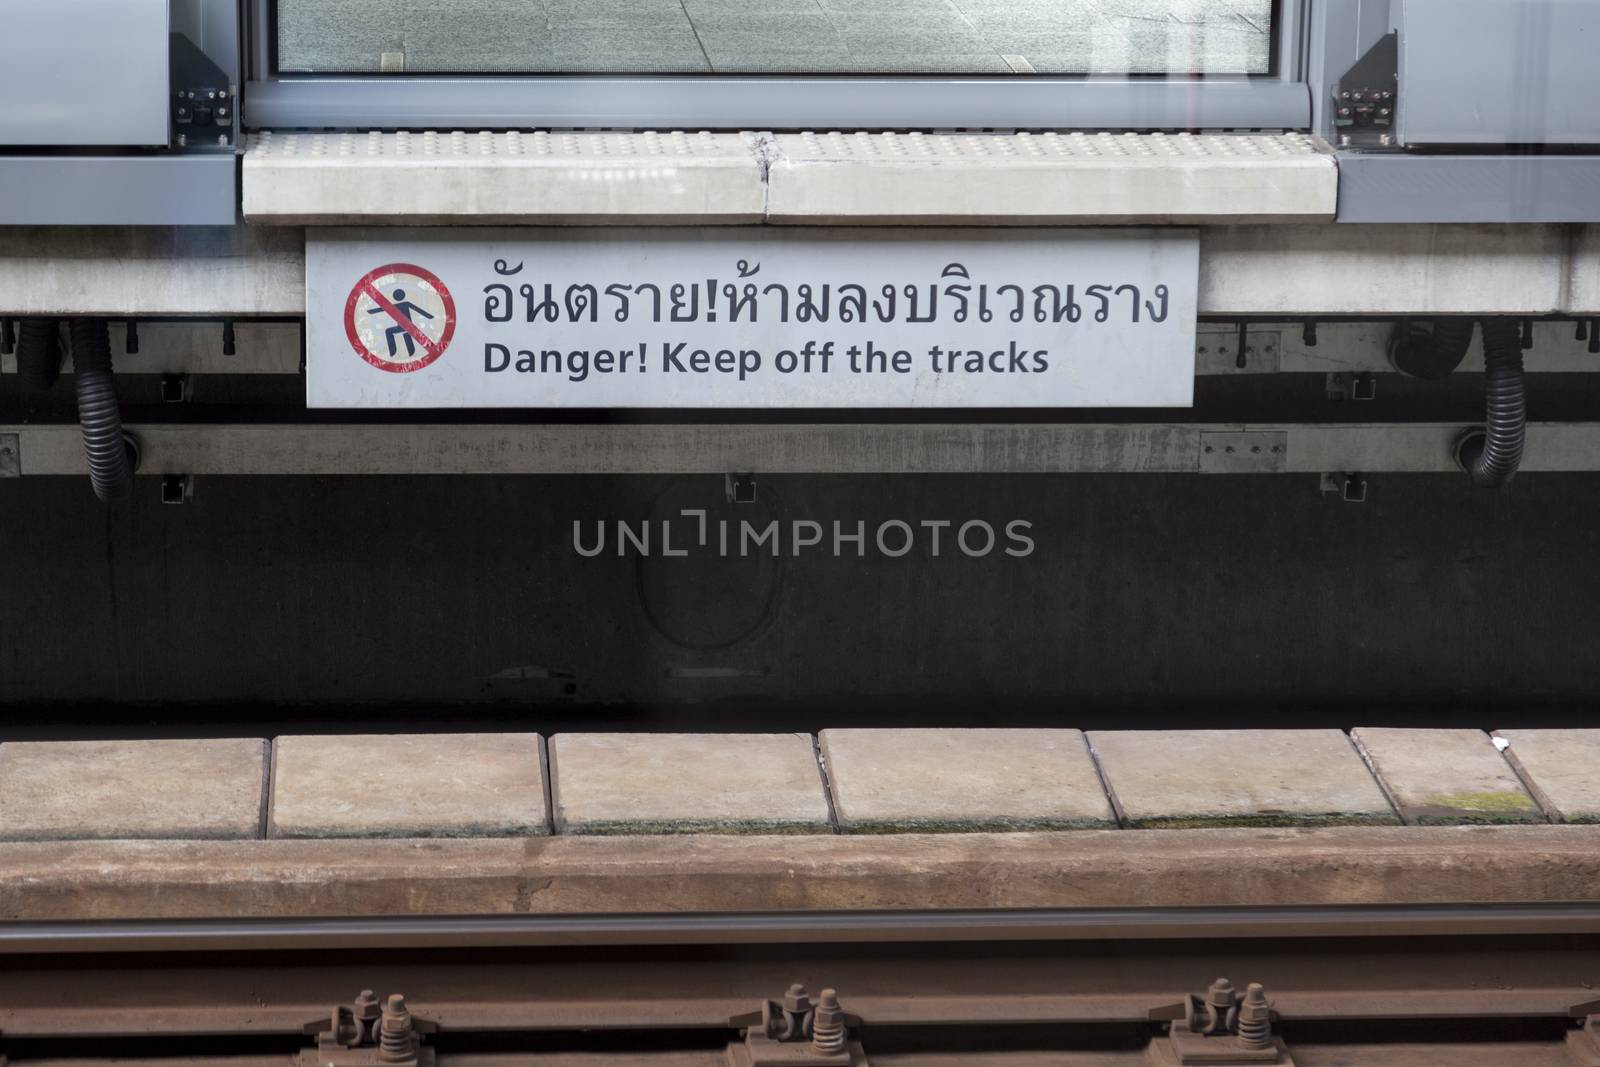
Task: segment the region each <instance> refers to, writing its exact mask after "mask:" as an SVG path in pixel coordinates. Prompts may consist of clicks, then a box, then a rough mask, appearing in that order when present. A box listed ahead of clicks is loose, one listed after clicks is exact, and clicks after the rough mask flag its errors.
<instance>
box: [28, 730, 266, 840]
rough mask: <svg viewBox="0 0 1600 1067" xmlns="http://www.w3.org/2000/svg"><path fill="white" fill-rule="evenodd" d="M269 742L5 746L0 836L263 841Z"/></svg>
mask: <svg viewBox="0 0 1600 1067" xmlns="http://www.w3.org/2000/svg"><path fill="white" fill-rule="evenodd" d="M266 749H267V745H266V742H265V741H261V740H257V739H255V738H224V739H220V740H147V741H13V742H8V743H6V744H4V745H0V840H5V841H71V840H88V839H107V838H241V837H259V836H261V808H262V798H263V794H264V784H265V780H264V773H265V767H266Z"/></svg>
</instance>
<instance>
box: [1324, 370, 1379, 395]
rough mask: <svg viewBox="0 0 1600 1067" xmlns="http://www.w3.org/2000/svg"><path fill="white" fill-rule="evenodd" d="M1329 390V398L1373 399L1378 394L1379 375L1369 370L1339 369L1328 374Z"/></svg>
mask: <svg viewBox="0 0 1600 1067" xmlns="http://www.w3.org/2000/svg"><path fill="white" fill-rule="evenodd" d="M1327 392H1328V399H1329V400H1373V399H1376V398H1377V395H1378V377H1377V375H1375V374H1372V373H1371V372H1369V371H1361V372H1358V373H1355V374H1351V373H1348V372H1345V371H1339V372H1337V373H1334V374H1330V375H1328V381H1327Z"/></svg>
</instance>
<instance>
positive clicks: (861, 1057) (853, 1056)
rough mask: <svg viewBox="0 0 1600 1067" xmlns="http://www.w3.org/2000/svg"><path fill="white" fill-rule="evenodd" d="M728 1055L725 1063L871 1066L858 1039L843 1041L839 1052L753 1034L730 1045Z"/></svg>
mask: <svg viewBox="0 0 1600 1067" xmlns="http://www.w3.org/2000/svg"><path fill="white" fill-rule="evenodd" d="M727 1055H728V1067H871V1064H870V1063H868V1061H867V1054H866V1052H865V1051H864V1050H863V1049H862V1047H861V1042H859V1041H848V1042H846V1043H845V1047H844V1050H843V1051H842V1052H836V1053H823V1052H817V1051H815V1050H814V1049H813V1048H812V1047H811V1046H810V1045H796V1044H790V1043H788V1042H783V1041H774V1040H773V1039H772V1038H770V1037H762V1036H760V1035H758V1034H752V1035H750V1036H749V1037H746V1038H745V1039H744V1041H742V1042H738V1043H735V1044H732V1045H729V1046H728V1053H727Z"/></svg>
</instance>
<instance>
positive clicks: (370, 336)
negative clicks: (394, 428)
mask: <svg viewBox="0 0 1600 1067" xmlns="http://www.w3.org/2000/svg"><path fill="white" fill-rule="evenodd" d="M344 330H345V335H346V336H347V337H349V338H350V347H352V348H354V349H355V352H356V355H358V356H360V357H361V358H362V359H364V360H366V361H367V362H368V363H370V364H372V365H373V366H374V367H377V368H378V369H379V370H386V371H389V372H391V373H394V374H409V373H410V372H411V371H417V370H421V369H422V368H423V367H426V366H428V365H429V364H431V363H432V362H433V361H434V360H436V359H438V358H439V357H440V356H442V355H444V350H445V348H446V347H448V346H449V344H450V338H451V337H453V336H455V332H456V302H455V300H454V299H453V298H452V297H451V296H450V290H449V289H447V288H445V284H444V282H442V281H440V280H439V276H438V275H436V274H434V273H433V272H432V271H429V270H425V269H423V268H422V267H419V266H417V265H416V264H414V263H387V264H385V265H383V266H381V267H378V268H376V269H374V270H372V271H369V272H367V274H366V275H364V276H363V277H362V279H361V280H360V281H358V282H356V285H355V288H354V289H352V290H350V298H349V299H348V300H346V301H345V304H344Z"/></svg>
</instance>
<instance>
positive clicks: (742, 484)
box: [722, 474, 756, 504]
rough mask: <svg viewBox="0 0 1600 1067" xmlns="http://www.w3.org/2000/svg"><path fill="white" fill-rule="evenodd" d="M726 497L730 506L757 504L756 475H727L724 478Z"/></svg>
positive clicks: (723, 484) (723, 486) (723, 485)
mask: <svg viewBox="0 0 1600 1067" xmlns="http://www.w3.org/2000/svg"><path fill="white" fill-rule="evenodd" d="M722 488H723V493H724V495H725V496H726V497H727V498H728V503H730V504H754V503H755V502H756V476H755V475H754V474H725V475H723V476H722Z"/></svg>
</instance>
